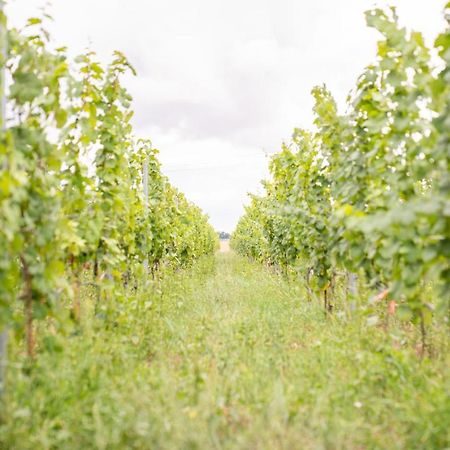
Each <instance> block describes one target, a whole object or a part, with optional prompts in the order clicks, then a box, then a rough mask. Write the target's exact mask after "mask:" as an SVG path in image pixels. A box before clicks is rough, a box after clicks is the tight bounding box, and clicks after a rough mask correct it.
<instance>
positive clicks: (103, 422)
mask: <svg viewBox="0 0 450 450" xmlns="http://www.w3.org/2000/svg"><path fill="white" fill-rule="evenodd" d="M105 328H106V329H105ZM47 332H48V333H50V330H48V331H47ZM398 333H399V331H396V330H393V331H392V332H386V331H385V330H384V329H382V328H380V327H367V326H366V322H365V319H357V318H354V319H352V320H351V321H348V319H346V318H345V317H340V316H339V315H336V316H334V317H331V318H330V317H328V318H327V317H324V314H323V312H322V309H321V307H320V305H314V304H311V303H307V302H305V301H304V294H303V292H302V290H301V288H300V287H299V286H297V285H295V284H289V283H288V282H286V281H285V280H283V279H282V278H280V277H278V276H276V275H273V274H271V273H269V272H268V271H266V270H265V269H264V268H262V267H259V266H257V265H253V264H250V263H248V262H246V261H244V260H243V259H241V258H239V257H237V256H235V255H234V254H233V253H221V254H218V255H217V256H216V260H215V261H211V260H204V261H202V262H201V263H199V264H198V265H197V266H196V267H195V268H194V269H192V270H190V271H188V272H185V273H179V274H177V275H175V276H173V277H171V278H170V279H167V280H166V281H165V282H164V283H163V285H162V286H160V287H159V288H158V289H152V290H150V291H149V292H144V293H141V294H140V295H138V296H136V298H132V299H130V298H126V299H124V300H122V301H119V300H118V301H117V304H115V307H114V316H113V318H112V319H111V318H110V319H109V320H108V325H107V326H105V322H104V320H103V321H102V320H101V319H99V318H97V319H95V320H94V319H92V320H91V321H86V323H85V324H84V328H83V331H82V332H81V333H80V332H74V333H72V334H71V335H70V336H67V337H66V338H64V340H62V341H57V342H55V341H53V340H52V339H50V338H48V339H46V338H45V337H44V338H43V339H44V342H46V347H45V349H44V350H42V352H41V354H40V355H39V358H38V362H37V364H36V367H34V368H33V369H32V370H30V371H29V372H27V371H24V370H23V364H24V363H23V361H21V359H20V355H19V354H18V352H16V353H17V355H16V356H15V358H16V360H15V362H14V364H15V369H14V368H12V369H10V374H11V376H10V378H11V380H10V386H9V394H8V396H7V402H6V406H5V411H4V417H5V418H4V421H3V424H2V425H0V448H2V449H3V448H4V449H10V448H11V449H12V448H14V449H25V448H26V449H28V448H29V449H31V448H32V449H40V448H49V449H50V448H55V449H66V448H67V449H89V448H98V449H128V448H136V449H378V448H379V449H415V448H417V449H419V448H421V449H422V448H423V449H434V448H436V449H438V448H445V447H446V446H448V445H449V442H450V440H449V434H448V433H449V432H448V430H447V428H448V427H447V425H448V423H450V404H449V401H448V392H449V388H450V385H449V380H448V369H447V367H448V363H449V360H448V358H447V360H445V359H444V358H442V359H439V358H436V359H435V360H433V361H424V362H420V361H419V360H418V358H417V356H416V354H415V352H414V351H413V350H411V351H410V350H408V349H403V348H400V347H399V345H400V344H399V345H395V344H396V342H397V341H398V340H399V339H401V336H400V335H399V334H398ZM44 334H45V333H44ZM47 341H48V342H47ZM397 343H398V342H397ZM13 353H14V351H13Z"/></svg>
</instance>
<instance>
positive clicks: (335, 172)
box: [231, 3, 450, 351]
mask: <svg viewBox="0 0 450 450" xmlns="http://www.w3.org/2000/svg"><path fill="white" fill-rule="evenodd" d="M445 15H446V19H447V21H448V24H449V25H448V27H447V29H446V30H444V32H443V33H442V34H440V35H439V37H438V38H437V40H436V42H435V50H436V53H439V55H440V57H441V60H440V61H439V63H438V64H437V67H435V66H434V65H433V64H432V62H431V58H430V54H431V52H430V50H429V49H428V48H427V47H426V45H425V43H424V40H423V37H422V35H421V34H420V33H416V32H410V31H408V30H407V29H405V28H402V27H400V26H399V24H398V20H397V16H396V13H395V9H391V10H387V11H382V10H378V9H376V10H373V11H369V12H368V13H367V15H366V18H367V24H368V26H370V27H373V28H375V29H376V30H378V31H379V32H380V34H381V35H382V38H381V40H380V41H379V43H378V53H377V57H376V59H375V62H374V63H373V64H371V65H370V66H368V67H367V68H366V70H365V71H364V73H363V74H362V75H361V76H360V77H359V79H358V83H357V85H356V87H355V89H354V90H353V91H352V93H351V94H350V96H349V99H348V105H347V112H346V113H345V114H339V113H338V110H337V106H336V103H335V101H334V99H333V97H332V95H331V94H330V92H329V91H328V90H327V89H326V88H325V87H323V86H322V87H316V88H314V89H313V91H312V93H313V96H314V99H315V106H314V115H315V120H314V125H315V128H314V131H306V130H299V129H296V130H295V131H294V133H293V136H292V141H291V142H290V143H289V144H285V145H283V148H282V151H281V152H280V153H278V154H276V155H275V156H274V157H273V159H272V161H271V166H270V169H271V175H272V177H271V179H270V180H269V181H267V182H265V184H264V186H265V190H266V195H265V196H262V197H253V198H252V203H251V205H250V206H249V207H248V208H247V212H246V215H245V216H244V217H243V218H242V219H241V221H240V222H239V224H238V226H237V229H236V231H235V232H234V234H233V236H232V239H231V245H232V247H234V248H235V249H236V250H237V251H238V252H239V253H241V254H244V255H248V256H251V257H253V258H255V259H257V260H259V261H263V262H266V263H268V264H272V265H276V266H278V267H281V268H283V269H285V270H286V271H294V272H296V273H297V274H298V275H299V276H301V277H302V278H303V279H304V280H305V282H306V283H307V284H308V287H309V288H310V290H311V291H312V292H313V293H315V294H316V295H318V296H320V297H322V298H323V302H324V305H325V308H326V309H327V310H328V311H330V312H331V311H332V309H333V306H334V305H333V303H334V299H333V293H334V291H335V288H336V286H338V284H339V283H340V284H341V285H342V282H340V280H339V277H340V279H341V280H342V279H343V278H346V277H347V278H349V279H350V280H353V281H352V282H350V283H349V290H350V291H352V292H351V293H352V294H353V297H354V298H355V297H358V298H361V297H362V298H366V299H369V298H371V297H372V296H374V295H378V296H379V297H387V299H388V300H389V301H391V302H396V303H395V305H398V314H399V315H401V316H402V317H403V318H404V319H405V320H407V321H412V322H413V323H420V328H421V330H422V340H423V342H422V351H425V350H426V346H427V339H428V336H427V332H428V331H427V330H428V328H430V327H431V326H432V323H433V320H434V319H436V318H437V317H439V316H440V318H441V320H446V321H447V322H448V321H449V320H450V316H449V312H450V284H449V283H450V182H449V173H450V151H449V149H450V141H449V136H450V133H449V130H450V122H449V120H450V109H449V108H450V3H447V6H446V9H445ZM358 288H359V289H358ZM366 288H369V289H370V290H371V294H372V295H368V296H364V295H363V294H364V289H366ZM430 291H431V293H430ZM393 305H394V304H393ZM395 305H394V306H392V309H395Z"/></svg>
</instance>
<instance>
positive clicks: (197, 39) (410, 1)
mask: <svg viewBox="0 0 450 450" xmlns="http://www.w3.org/2000/svg"><path fill="white" fill-rule="evenodd" d="M377 3H378V4H379V5H386V4H388V3H390V4H394V5H397V6H398V13H399V15H400V18H401V21H402V23H403V24H405V25H407V26H409V27H411V28H414V29H417V30H419V31H423V32H424V33H425V36H426V38H427V39H428V41H429V42H431V41H432V39H433V37H435V36H436V34H437V33H438V32H439V30H442V29H443V27H444V22H443V19H442V17H441V10H442V8H443V6H444V3H445V2H444V1H442V2H441V1H439V0H430V1H424V0H393V1H388V0H382V1H379V2H377ZM43 4H44V0H11V2H10V4H9V6H8V11H9V15H10V20H11V21H12V22H13V23H14V24H20V23H21V22H22V23H23V21H24V20H25V18H26V17H29V16H33V15H35V14H36V11H38V7H39V6H41V5H43ZM373 4H374V2H371V1H364V0H345V1H340V2H337V1H336V0H315V1H314V2H313V1H310V0H227V1H225V0H191V1H189V2H186V1H184V0H159V1H157V0H155V1H148V0H128V1H127V2H124V1H123V0H121V1H119V0H76V1H75V0H54V1H53V6H52V7H51V8H50V11H51V13H52V15H53V16H54V18H55V22H54V23H53V24H52V25H51V27H50V28H51V31H52V33H53V35H54V37H55V39H56V40H57V41H58V43H60V44H67V45H68V46H69V48H70V49H71V52H72V53H73V54H77V53H80V52H82V51H83V50H84V49H85V48H86V47H88V46H90V47H91V48H92V49H95V50H96V51H97V53H98V55H99V57H100V58H101V59H102V60H107V58H108V56H109V55H110V54H111V52H112V51H113V50H114V49H119V50H122V51H123V52H124V53H125V54H126V55H127V56H128V57H129V59H130V61H131V62H132V63H133V64H134V65H135V67H136V68H137V70H138V72H139V74H138V77H137V78H133V77H127V78H126V79H125V83H126V85H127V86H128V88H129V90H130V92H131V93H132V95H133V97H134V99H135V100H134V109H135V111H136V113H135V118H134V125H135V129H136V132H137V134H138V135H139V136H142V137H150V138H151V139H152V141H153V143H154V145H155V146H156V147H158V148H159V149H160V150H161V161H162V162H163V169H164V170H165V171H166V173H167V174H168V175H169V177H170V178H171V180H172V181H173V183H174V184H175V185H176V186H178V187H180V188H181V190H183V191H184V192H185V193H186V194H187V196H188V198H190V199H191V200H193V201H194V202H196V203H198V204H199V205H200V206H201V207H202V208H203V209H204V210H205V211H206V212H207V213H208V214H209V215H210V216H211V220H212V223H213V224H214V225H215V226H216V227H217V228H220V229H226V230H231V229H232V228H233V227H234V225H235V223H236V220H237V218H238V217H239V215H240V214H241V213H242V204H243V202H245V193H246V192H247V191H255V190H257V189H258V187H259V180H260V179H261V178H263V177H264V176H266V174H267V160H266V158H265V157H264V156H263V151H262V150H263V149H264V150H265V151H269V152H274V151H276V150H277V149H278V148H279V146H280V143H281V141H282V140H283V139H286V138H288V137H289V135H290V133H291V130H292V129H293V127H294V126H303V127H308V126H310V124H311V121H312V113H311V107H312V100H311V97H310V90H311V88H312V87H313V86H314V85H317V84H322V83H326V84H327V85H328V87H329V88H330V89H331V91H332V92H333V94H334V95H335V97H336V98H337V100H338V102H339V103H340V105H342V104H343V102H344V100H345V97H346V95H347V93H348V91H349V90H350V89H351V88H352V87H353V85H354V83H355V80H356V78H357V76H358V75H359V73H360V72H361V71H362V70H363V68H364V66H366V65H367V64H369V63H370V62H371V61H372V60H373V59H374V56H375V43H376V39H377V34H376V32H374V31H373V30H370V29H368V28H367V27H366V26H365V22H364V15H363V12H364V11H365V10H366V9H369V8H370V7H371V6H372V5H373Z"/></svg>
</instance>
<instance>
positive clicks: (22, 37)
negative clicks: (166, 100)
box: [0, 14, 217, 356]
mask: <svg viewBox="0 0 450 450" xmlns="http://www.w3.org/2000/svg"><path fill="white" fill-rule="evenodd" d="M1 21H2V48H3V50H4V51H3V53H2V60H1V67H2V71H3V72H2V74H3V77H2V88H3V93H4V97H5V98H6V99H7V100H6V101H5V102H3V104H5V105H6V108H5V109H6V111H4V114H3V115H2V119H3V123H2V131H1V136H0V167H1V170H0V332H1V331H2V330H5V329H6V328H11V327H14V328H16V329H17V328H19V329H22V330H23V334H24V336H25V338H26V344H27V345H26V347H27V350H28V354H29V355H30V356H33V355H34V353H35V347H36V345H35V335H34V333H33V323H34V322H33V321H34V319H36V318H45V317H48V316H51V317H55V313H54V311H55V309H56V308H57V307H58V305H59V304H61V302H66V303H67V300H68V299H69V300H70V304H71V308H72V312H71V314H72V317H73V319H74V320H78V319H79V314H80V293H79V291H80V285H81V284H83V283H85V282H86V281H85V279H86V277H87V280H88V282H89V283H90V284H92V285H93V286H95V288H96V292H97V301H98V302H99V303H105V302H108V300H109V299H111V298H112V296H113V294H114V295H116V291H117V287H118V286H121V287H123V286H132V287H136V286H138V285H139V283H142V282H145V280H146V279H148V275H150V277H151V274H152V273H153V274H155V273H157V271H158V269H160V268H161V267H162V266H164V267H167V266H173V267H182V266H186V265H189V264H190V263H191V262H192V261H193V260H195V259H196V258H198V257H200V256H202V255H204V254H208V253H211V252H213V251H214V250H215V249H216V246H217V237H216V233H215V231H214V230H213V228H212V227H211V226H210V225H209V223H208V221H207V217H206V216H205V215H204V214H203V213H202V211H201V210H200V209H199V208H198V207H196V206H195V205H193V204H192V203H190V202H189V201H188V200H187V199H186V198H185V197H184V195H183V194H182V193H180V192H179V191H178V190H177V189H175V188H174V187H173V186H171V185H170V183H169V182H168V180H167V178H166V177H165V176H164V175H163V174H162V172H161V168H160V164H159V162H158V159H157V151H156V150H155V149H153V148H152V146H151V143H150V141H147V140H139V139H136V138H135V137H134V135H133V129H132V126H131V122H130V120H131V118H132V114H133V112H132V109H131V97H130V95H129V94H128V92H127V91H126V89H125V88H124V87H123V85H122V84H121V77H122V75H123V74H125V73H126V72H134V69H133V67H132V66H131V65H130V64H129V62H128V61H127V59H126V58H125V56H124V55H122V54H121V53H119V52H116V53H114V55H113V58H112V61H111V62H110V64H109V65H107V66H104V65H102V64H101V63H99V62H98V60H97V59H96V55H95V54H94V53H93V52H87V53H86V54H83V55H81V56H79V57H77V58H75V59H73V60H72V59H70V58H69V57H68V55H67V50H66V48H64V47H61V48H57V47H55V46H54V45H53V43H52V41H51V39H50V36H49V34H48V32H47V31H46V30H45V28H44V22H43V21H42V20H40V19H34V18H33V19H30V20H29V21H28V23H27V25H26V26H25V27H24V28H23V29H21V30H17V29H13V28H7V27H6V17H5V15H4V14H2V17H1ZM3 336H5V334H3ZM0 356H1V355H0Z"/></svg>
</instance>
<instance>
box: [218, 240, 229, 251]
mask: <svg viewBox="0 0 450 450" xmlns="http://www.w3.org/2000/svg"><path fill="white" fill-rule="evenodd" d="M229 251H230V241H229V240H226V241H220V253H228V252H229Z"/></svg>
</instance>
